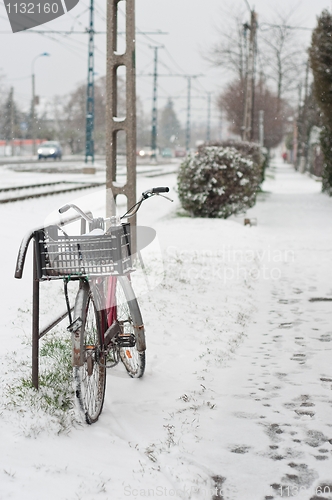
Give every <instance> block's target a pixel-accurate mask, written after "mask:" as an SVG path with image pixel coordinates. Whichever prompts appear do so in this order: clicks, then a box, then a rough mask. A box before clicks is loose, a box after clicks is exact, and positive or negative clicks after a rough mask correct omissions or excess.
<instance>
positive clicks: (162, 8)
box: [0, 0, 331, 123]
mask: <svg viewBox="0 0 332 500" xmlns="http://www.w3.org/2000/svg"><path fill="white" fill-rule="evenodd" d="M25 1H26V0H25ZM50 1H51V0H50ZM248 1H249V4H250V6H251V7H252V8H253V7H254V8H255V10H256V12H257V14H258V20H259V23H260V24H261V25H262V24H263V23H264V22H273V21H274V19H276V12H281V13H288V12H290V11H291V10H292V11H294V13H293V16H292V18H291V21H294V23H296V25H297V26H302V27H308V28H313V27H314V26H315V25H316V16H317V15H319V14H320V13H321V12H322V10H323V9H324V8H328V9H330V8H331V0H269V1H266V0H256V1H255V3H253V2H251V1H250V0H248ZM3 2H5V0H0V37H1V38H0V71H1V72H2V73H3V74H4V76H5V78H4V82H5V84H6V85H7V87H8V88H9V87H10V86H13V87H14V92H15V97H16V99H17V100H19V102H20V103H22V104H23V105H24V106H25V107H28V105H29V102H30V100H31V72H32V70H31V62H32V60H33V59H34V58H35V57H36V56H37V55H38V54H40V53H42V52H49V53H50V54H51V56H50V57H40V58H38V59H37V60H36V62H35V74H36V93H37V94H39V95H40V96H41V97H43V98H51V97H52V96H54V95H62V94H66V93H68V92H70V91H71V90H73V89H74V88H75V85H77V84H78V83H80V82H83V81H85V80H86V77H87V43H88V37H87V35H85V34H82V35H76V36H74V35H71V36H64V35H61V36H60V35H57V34H52V35H51V34H47V35H41V34H36V33H35V34H34V33H28V32H24V33H16V34H12V33H11V32H10V25H9V21H8V20H7V17H6V11H5V7H4V3H3ZM94 3H95V7H96V13H95V26H96V29H97V30H98V29H99V30H105V29H106V22H105V21H106V17H105V16H106V0H104V1H101V0H95V2H94ZM88 7H89V0H80V2H79V4H78V5H77V6H76V7H75V8H74V9H73V10H72V11H71V12H70V13H68V14H66V15H65V16H62V17H61V18H59V19H57V20H54V21H51V22H49V23H47V24H45V25H43V26H40V27H39V28H36V29H39V30H55V31H56V30H70V29H71V28H74V29H75V30H80V29H81V30H84V29H85V28H86V27H87V26H88V20H89V12H88ZM229 9H233V11H234V12H236V11H241V12H243V15H244V21H246V20H247V21H249V9H248V7H247V6H246V0H232V1H231V0H225V1H222V0H204V1H202V0H136V25H137V28H138V29H139V30H140V31H145V32H151V31H156V30H161V31H164V32H167V35H166V34H165V35H149V36H144V35H142V34H138V35H137V94H138V95H139V96H140V97H141V99H142V101H143V103H144V106H145V109H146V110H149V109H150V108H151V106H152V101H151V97H152V77H151V76H142V75H146V74H150V73H152V71H153V55H154V54H153V50H152V49H151V48H150V46H151V45H156V44H161V45H163V46H164V48H161V49H160V50H159V72H160V73H162V74H165V73H170V72H171V73H176V74H192V75H202V76H201V77H199V78H197V79H196V80H194V81H193V90H192V95H193V102H192V108H193V113H192V114H193V118H194V119H197V120H204V119H205V117H206V93H207V92H214V95H216V94H217V93H218V92H219V91H220V89H222V86H223V85H225V83H226V82H227V80H229V79H230V78H231V76H230V75H229V74H225V71H223V70H221V69H218V68H213V67H211V64H210V63H208V62H207V60H206V55H207V53H208V52H209V50H210V49H211V47H212V46H213V45H214V44H215V43H216V42H217V41H218V30H222V29H223V27H225V26H227V24H229V22H230V21H229V17H228V16H227V15H226V14H225V11H227V10H229ZM246 18H247V19H246ZM297 33H298V35H299V37H300V39H301V40H302V43H303V49H305V47H307V46H308V45H309V43H310V31H305V30H298V31H297ZM105 43H106V37H105V36H104V35H96V53H95V71H96V73H97V75H98V76H101V75H104V74H105V62H106V46H105ZM158 94H159V97H158V106H159V107H162V106H163V105H164V104H165V103H166V100H167V98H168V97H172V98H173V100H174V106H175V109H176V111H177V112H178V114H179V116H180V118H181V120H182V122H183V123H184V121H185V108H186V96H187V81H186V79H185V78H184V77H181V76H177V77H160V79H159V87H158ZM213 116H214V118H215V119H217V112H216V111H215V112H214V114H213Z"/></svg>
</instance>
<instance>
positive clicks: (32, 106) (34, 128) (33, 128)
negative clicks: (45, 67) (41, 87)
mask: <svg viewBox="0 0 332 500" xmlns="http://www.w3.org/2000/svg"><path fill="white" fill-rule="evenodd" d="M44 56H50V54H49V53H48V52H43V53H42V54H38V56H36V57H35V58H34V59H33V60H32V63H31V78H32V105H31V119H32V154H33V155H35V154H36V123H35V104H36V102H35V101H36V95H35V62H36V60H37V59H38V58H39V57H44Z"/></svg>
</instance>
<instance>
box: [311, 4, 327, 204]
mask: <svg viewBox="0 0 332 500" xmlns="http://www.w3.org/2000/svg"><path fill="white" fill-rule="evenodd" d="M331 33H332V15H331V14H330V12H328V11H327V10H324V11H323V13H322V14H321V16H320V17H319V18H318V24H317V27H316V29H315V30H314V32H313V34H312V42H311V47H310V50H309V56H310V64H311V68H312V71H313V75H314V85H313V95H311V96H310V97H311V99H315V100H316V103H317V104H318V107H319V109H318V110H317V112H316V117H315V118H316V123H317V124H318V125H319V126H321V128H322V131H321V136H320V143H321V147H322V150H323V155H324V165H323V191H325V192H326V193H328V194H329V195H330V196H332V91H331V89H332V40H331Z"/></svg>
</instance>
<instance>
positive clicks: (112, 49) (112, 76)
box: [106, 0, 136, 251]
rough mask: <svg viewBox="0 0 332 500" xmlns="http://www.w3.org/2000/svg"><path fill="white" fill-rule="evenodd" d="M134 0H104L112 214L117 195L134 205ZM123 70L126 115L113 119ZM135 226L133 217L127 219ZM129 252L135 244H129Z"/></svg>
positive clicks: (108, 200)
mask: <svg viewBox="0 0 332 500" xmlns="http://www.w3.org/2000/svg"><path fill="white" fill-rule="evenodd" d="M120 1H122V2H124V3H125V4H126V51H125V53H124V54H118V53H117V35H118V27H117V24H118V23H117V16H118V4H119V2H120ZM135 38H136V35H135V0H107V70H106V84H107V90H106V92H107V96H106V190H107V191H106V192H107V197H106V210H107V214H108V216H109V215H112V214H114V211H115V205H114V200H113V196H114V199H116V196H117V195H118V194H124V195H125V196H126V197H127V209H129V208H130V207H132V206H133V205H134V204H135V203H136V73H135V69H136V68H135ZM119 66H125V68H126V116H125V118H121V117H118V116H117V69H118V68H119ZM120 130H123V131H124V132H125V133H126V150H127V180H126V183H125V184H123V185H120V184H119V183H117V182H116V178H117V175H116V174H117V172H116V171H117V164H116V153H117V141H116V138H117V133H118V132H119V131H120ZM130 221H131V225H132V226H133V225H134V226H135V225H136V217H133V218H132V219H130ZM132 247H133V251H135V249H136V242H135V241H132Z"/></svg>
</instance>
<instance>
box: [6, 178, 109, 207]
mask: <svg viewBox="0 0 332 500" xmlns="http://www.w3.org/2000/svg"><path fill="white" fill-rule="evenodd" d="M104 185H105V183H104V182H75V181H72V182H71V181H57V182H44V183H40V184H29V185H26V186H14V187H7V188H1V189H0V203H11V202H14V201H23V200H28V199H31V198H41V197H43V196H50V195H54V194H59V193H66V192H70V191H78V190H81V189H89V188H93V187H100V186H104Z"/></svg>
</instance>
